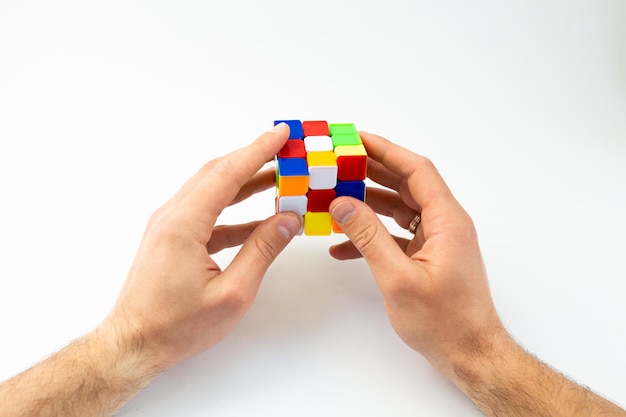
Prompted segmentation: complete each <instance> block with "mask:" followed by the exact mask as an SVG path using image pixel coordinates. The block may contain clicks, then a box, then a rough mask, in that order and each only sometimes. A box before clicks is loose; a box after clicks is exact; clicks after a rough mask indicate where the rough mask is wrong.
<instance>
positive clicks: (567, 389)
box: [451, 335, 626, 417]
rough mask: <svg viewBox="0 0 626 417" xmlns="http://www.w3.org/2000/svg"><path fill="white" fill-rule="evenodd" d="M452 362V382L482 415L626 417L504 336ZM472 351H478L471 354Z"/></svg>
mask: <svg viewBox="0 0 626 417" xmlns="http://www.w3.org/2000/svg"><path fill="white" fill-rule="evenodd" d="M484 347H485V350H484V351H483V352H481V353H480V355H472V356H473V357H466V358H464V359H462V360H458V361H456V362H455V363H454V364H453V366H452V367H451V371H452V372H453V375H452V379H453V381H454V382H455V383H456V384H457V385H458V386H459V387H460V388H461V389H462V390H463V391H464V392H465V393H466V394H467V395H468V396H469V397H470V398H471V399H472V400H473V401H474V403H476V405H477V406H478V407H479V408H480V410H481V411H482V412H483V413H485V414H486V415H487V416H494V417H495V416H497V417H500V416H515V417H526V416H528V417H531V416H532V417H537V416H546V417H548V416H549V417H560V416H563V417H572V416H616V417H617V416H622V417H623V416H626V411H624V410H622V409H621V408H619V407H618V406H617V405H615V404H613V403H611V402H610V401H607V400H605V399H604V398H602V397H600V396H598V395H597V394H595V393H593V392H592V391H590V390H589V389H587V388H585V387H582V386H580V385H578V384H576V383H574V382H573V381H571V380H570V379H568V378H566V377H565V376H563V375H562V374H560V373H559V372H557V371H555V370H553V369H552V368H550V367H548V366H547V365H545V364H544V363H542V362H541V361H539V360H538V359H537V358H535V357H534V356H532V355H530V354H529V353H527V352H525V351H524V350H523V349H522V348H521V347H519V346H518V345H517V344H516V343H515V342H514V341H513V340H512V339H511V338H510V337H509V336H508V335H506V336H501V337H499V340H497V341H495V342H494V344H488V345H487V346H484ZM475 353H478V352H475Z"/></svg>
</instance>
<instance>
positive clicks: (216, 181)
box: [180, 123, 289, 242]
mask: <svg viewBox="0 0 626 417" xmlns="http://www.w3.org/2000/svg"><path fill="white" fill-rule="evenodd" d="M288 137H289V127H288V126H287V125H286V124H284V123H281V124H278V125H276V126H274V128H273V129H272V130H270V131H268V132H265V133H263V134H262V135H261V136H259V138H258V139H257V140H255V141H254V142H252V144H250V145H248V146H246V147H244V148H241V149H239V150H237V151H235V152H232V153H230V154H228V155H226V156H225V157H223V158H221V159H219V160H218V161H217V163H215V164H214V165H213V166H212V167H211V169H210V170H209V171H208V172H207V173H206V175H205V176H204V177H203V178H201V179H200V181H198V183H197V184H196V185H195V187H194V188H193V189H192V190H190V191H189V193H188V194H187V195H186V196H185V197H184V198H183V199H182V200H181V202H180V206H181V210H182V212H183V213H184V217H185V219H187V221H189V222H190V223H191V224H192V225H193V226H192V227H193V228H194V230H196V231H197V233H198V234H199V238H200V239H202V240H205V241H206V242H208V241H209V238H210V237H211V230H212V228H213V226H214V225H215V220H216V219H217V216H218V215H219V214H220V213H221V212H222V210H223V209H224V208H225V207H226V206H228V205H229V204H230V203H231V202H232V201H233V200H234V199H235V197H236V196H237V194H238V193H239V192H240V190H241V188H242V187H243V186H244V185H245V184H246V183H247V182H248V181H249V180H250V178H252V176H253V175H254V174H255V173H256V172H257V171H259V169H261V167H262V166H263V165H264V164H265V163H266V162H267V161H269V160H270V159H272V158H273V157H274V155H276V154H277V153H278V151H280V149H281V148H282V147H283V145H284V144H285V142H286V141H287V140H288Z"/></svg>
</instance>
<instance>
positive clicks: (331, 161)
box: [306, 151, 337, 168]
mask: <svg viewBox="0 0 626 417" xmlns="http://www.w3.org/2000/svg"><path fill="white" fill-rule="evenodd" d="M306 162H307V164H308V166H309V168H310V167H312V166H315V167H329V166H336V165H337V158H336V157H335V152H333V151H326V152H309V153H307V154H306Z"/></svg>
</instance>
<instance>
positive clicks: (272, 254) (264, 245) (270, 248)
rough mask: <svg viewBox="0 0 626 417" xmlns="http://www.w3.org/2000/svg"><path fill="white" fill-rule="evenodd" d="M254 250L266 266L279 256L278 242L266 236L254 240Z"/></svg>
mask: <svg viewBox="0 0 626 417" xmlns="http://www.w3.org/2000/svg"><path fill="white" fill-rule="evenodd" d="M252 242H253V244H254V250H255V252H256V253H257V254H258V255H259V257H260V258H261V260H262V262H263V264H264V265H269V264H270V263H271V262H272V261H273V260H274V258H276V256H277V254H278V248H277V245H276V242H275V241H273V240H272V239H269V238H267V237H264V236H258V237H257V238H255V239H253V241H252Z"/></svg>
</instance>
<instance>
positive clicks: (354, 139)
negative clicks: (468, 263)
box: [332, 133, 363, 148]
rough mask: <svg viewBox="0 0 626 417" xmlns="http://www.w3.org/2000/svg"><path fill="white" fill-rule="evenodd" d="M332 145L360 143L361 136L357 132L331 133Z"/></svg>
mask: <svg viewBox="0 0 626 417" xmlns="http://www.w3.org/2000/svg"><path fill="white" fill-rule="evenodd" d="M332 140H333V147H335V148H336V147H337V146H352V145H360V144H361V143H363V142H361V137H360V136H359V134H358V133H350V134H345V135H333V136H332Z"/></svg>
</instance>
